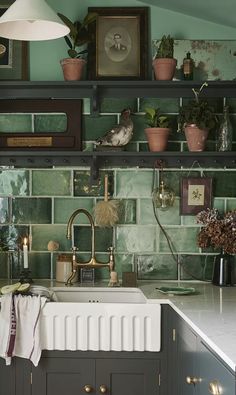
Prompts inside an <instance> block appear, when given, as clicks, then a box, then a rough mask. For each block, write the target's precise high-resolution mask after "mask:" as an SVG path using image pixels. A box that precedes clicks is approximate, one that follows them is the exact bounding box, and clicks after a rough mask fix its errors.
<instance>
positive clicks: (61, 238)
mask: <svg viewBox="0 0 236 395" xmlns="http://www.w3.org/2000/svg"><path fill="white" fill-rule="evenodd" d="M50 240H54V241H56V242H58V243H59V250H60V251H70V250H71V247H72V242H71V240H68V239H67V238H66V225H33V226H32V251H48V248H47V246H48V242H49V241H50Z"/></svg>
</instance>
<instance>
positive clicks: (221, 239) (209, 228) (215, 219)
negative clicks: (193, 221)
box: [197, 209, 236, 254]
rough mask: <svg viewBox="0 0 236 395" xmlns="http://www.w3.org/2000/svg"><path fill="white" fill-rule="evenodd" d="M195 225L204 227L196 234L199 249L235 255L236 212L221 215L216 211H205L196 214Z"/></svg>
mask: <svg viewBox="0 0 236 395" xmlns="http://www.w3.org/2000/svg"><path fill="white" fill-rule="evenodd" d="M197 223H199V224H201V225H204V227H203V228H202V229H201V230H200V232H199V234H198V246H199V247H201V248H207V247H210V246H211V247H214V248H220V249H222V250H224V251H225V252H227V253H228V254H236V210H233V211H229V212H227V213H226V214H223V215H221V214H220V213H219V211H218V210H216V209H212V210H211V209H207V210H204V211H201V212H200V213H198V214H197Z"/></svg>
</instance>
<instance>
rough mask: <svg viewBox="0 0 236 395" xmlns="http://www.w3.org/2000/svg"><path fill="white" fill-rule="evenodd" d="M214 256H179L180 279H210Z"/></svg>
mask: <svg viewBox="0 0 236 395" xmlns="http://www.w3.org/2000/svg"><path fill="white" fill-rule="evenodd" d="M213 263H214V256H212V255H182V256H181V258H180V278H181V280H203V281H209V280H211V279H212V271H213Z"/></svg>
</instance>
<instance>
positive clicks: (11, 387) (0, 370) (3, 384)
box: [0, 358, 16, 395]
mask: <svg viewBox="0 0 236 395" xmlns="http://www.w3.org/2000/svg"><path fill="white" fill-rule="evenodd" d="M15 390H16V381H15V360H14V359H13V360H12V363H11V365H10V366H6V362H5V359H3V358H0V394H1V395H15V393H16V392H15Z"/></svg>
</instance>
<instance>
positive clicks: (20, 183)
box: [0, 169, 29, 196]
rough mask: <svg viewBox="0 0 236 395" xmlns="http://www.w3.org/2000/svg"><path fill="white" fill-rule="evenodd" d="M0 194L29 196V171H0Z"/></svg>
mask: <svg viewBox="0 0 236 395" xmlns="http://www.w3.org/2000/svg"><path fill="white" fill-rule="evenodd" d="M0 194H1V195H4V196H8V195H13V196H27V195H28V194H29V171H28V170H9V169H6V170H0Z"/></svg>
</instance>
